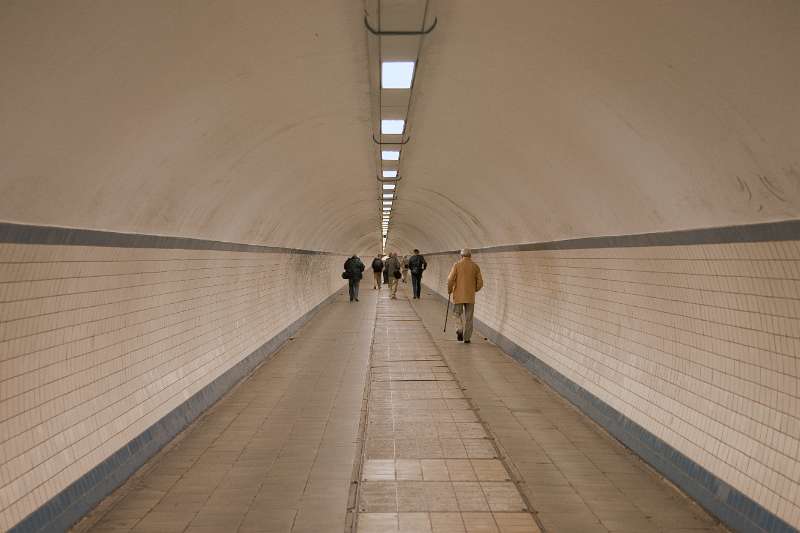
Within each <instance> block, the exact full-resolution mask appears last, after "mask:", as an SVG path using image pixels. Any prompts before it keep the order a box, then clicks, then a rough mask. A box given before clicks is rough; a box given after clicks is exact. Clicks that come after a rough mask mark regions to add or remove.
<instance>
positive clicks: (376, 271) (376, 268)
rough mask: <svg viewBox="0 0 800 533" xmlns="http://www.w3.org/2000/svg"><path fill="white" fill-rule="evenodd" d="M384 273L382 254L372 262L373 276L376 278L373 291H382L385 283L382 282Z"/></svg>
mask: <svg viewBox="0 0 800 533" xmlns="http://www.w3.org/2000/svg"><path fill="white" fill-rule="evenodd" d="M382 272H383V259H381V254H378V255H376V256H375V259H373V260H372V275H373V276H374V277H375V282H374V283H373V284H372V288H373V289H380V288H381V285H382V284H383V282H382V281H381V273H382Z"/></svg>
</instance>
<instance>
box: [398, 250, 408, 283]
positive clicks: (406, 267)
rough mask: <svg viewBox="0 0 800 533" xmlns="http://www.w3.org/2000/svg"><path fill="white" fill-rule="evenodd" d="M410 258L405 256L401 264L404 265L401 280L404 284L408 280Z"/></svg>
mask: <svg viewBox="0 0 800 533" xmlns="http://www.w3.org/2000/svg"><path fill="white" fill-rule="evenodd" d="M409 257H410V256H408V255H404V256H403V258H402V259H401V260H400V263H401V264H402V265H403V277H402V278H401V279H402V280H403V283H405V282H406V280H407V279H408V258H409Z"/></svg>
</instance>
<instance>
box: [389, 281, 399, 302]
mask: <svg viewBox="0 0 800 533" xmlns="http://www.w3.org/2000/svg"><path fill="white" fill-rule="evenodd" d="M398 281H400V280H399V279H397V278H396V277H394V276H389V296H390V297H392V298H397V282H398Z"/></svg>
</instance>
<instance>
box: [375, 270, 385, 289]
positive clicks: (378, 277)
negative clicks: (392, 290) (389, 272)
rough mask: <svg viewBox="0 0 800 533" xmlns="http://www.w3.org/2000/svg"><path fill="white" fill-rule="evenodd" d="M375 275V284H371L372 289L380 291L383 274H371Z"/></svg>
mask: <svg viewBox="0 0 800 533" xmlns="http://www.w3.org/2000/svg"><path fill="white" fill-rule="evenodd" d="M373 274H375V283H373V284H372V288H373V289H380V288H381V285H382V284H383V273H382V272H373Z"/></svg>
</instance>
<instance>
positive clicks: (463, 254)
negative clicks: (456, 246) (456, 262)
mask: <svg viewBox="0 0 800 533" xmlns="http://www.w3.org/2000/svg"><path fill="white" fill-rule="evenodd" d="M461 257H472V250H470V249H469V248H462V249H461Z"/></svg>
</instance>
